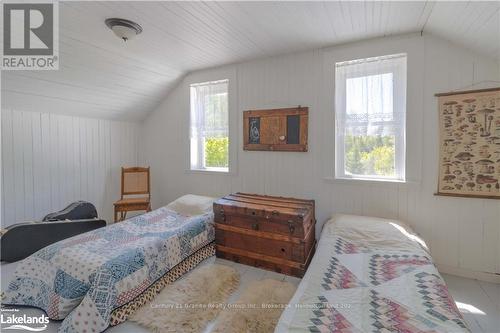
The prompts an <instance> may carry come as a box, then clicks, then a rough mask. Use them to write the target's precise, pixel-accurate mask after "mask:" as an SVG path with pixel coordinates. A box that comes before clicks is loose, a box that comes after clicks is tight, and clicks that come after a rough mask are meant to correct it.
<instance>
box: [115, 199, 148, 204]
mask: <svg viewBox="0 0 500 333" xmlns="http://www.w3.org/2000/svg"><path fill="white" fill-rule="evenodd" d="M140 204H144V205H147V204H149V198H126V199H121V200H118V201H116V202H115V203H114V205H115V206H128V205H140Z"/></svg>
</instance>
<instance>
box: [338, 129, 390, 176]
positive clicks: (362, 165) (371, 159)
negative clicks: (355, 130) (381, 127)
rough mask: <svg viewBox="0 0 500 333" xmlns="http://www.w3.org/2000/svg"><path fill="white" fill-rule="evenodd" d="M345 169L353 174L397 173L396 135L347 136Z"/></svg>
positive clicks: (383, 174) (386, 174) (379, 174)
mask: <svg viewBox="0 0 500 333" xmlns="http://www.w3.org/2000/svg"><path fill="white" fill-rule="evenodd" d="M344 156H345V161H344V162H345V171H346V173H349V174H352V175H377V176H388V177H390V176H394V175H395V154H394V136H375V135H374V136H369V135H367V136H353V135H346V136H345V155H344Z"/></svg>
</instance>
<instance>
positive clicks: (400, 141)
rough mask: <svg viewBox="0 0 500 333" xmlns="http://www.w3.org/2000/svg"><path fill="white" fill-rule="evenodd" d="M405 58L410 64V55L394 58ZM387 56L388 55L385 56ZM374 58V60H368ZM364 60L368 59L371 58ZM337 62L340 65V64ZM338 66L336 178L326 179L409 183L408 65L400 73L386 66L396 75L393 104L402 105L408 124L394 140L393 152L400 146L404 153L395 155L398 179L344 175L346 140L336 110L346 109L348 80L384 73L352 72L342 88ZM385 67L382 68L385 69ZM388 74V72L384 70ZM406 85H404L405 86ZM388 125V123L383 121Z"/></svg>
mask: <svg viewBox="0 0 500 333" xmlns="http://www.w3.org/2000/svg"><path fill="white" fill-rule="evenodd" d="M403 54H404V55H405V56H406V61H408V60H407V59H408V55H407V54H406V53H400V54H394V56H399V55H403ZM383 57H385V56H383ZM387 57H389V58H390V57H392V55H388V56H387ZM369 58H371V57H369ZM369 58H365V59H369ZM342 62H344V61H342ZM337 63H338V62H337ZM337 63H334V70H333V73H334V82H335V84H334V86H335V98H334V104H335V109H334V110H335V112H334V113H335V116H334V119H335V123H334V126H335V149H334V151H335V153H334V177H326V178H325V180H327V181H332V180H333V181H335V182H338V181H340V182H344V181H347V182H349V181H361V182H371V183H373V184H377V183H406V182H407V177H406V170H407V165H406V156H407V145H406V126H407V116H406V113H407V104H406V101H407V96H406V95H407V86H408V83H407V71H408V64H406V68H405V69H406V72H401V70H403V69H402V68H401V67H399V66H393V65H388V66H385V68H386V70H387V73H394V76H393V77H394V86H393V88H394V94H393V96H394V99H395V100H394V105H395V106H396V105H403V106H404V109H405V122H404V125H403V129H402V131H401V132H400V135H397V136H396V137H395V142H394V145H395V147H394V150H395V152H396V151H401V146H402V147H404V148H403V152H402V153H400V154H397V153H395V159H396V160H395V168H396V169H398V167H399V170H401V171H402V172H401V174H400V175H398V176H397V177H387V176H374V175H367V176H364V175H351V174H346V173H345V160H344V157H345V150H344V149H345V141H344V135H343V133H339V132H338V130H337V129H338V127H337V119H338V117H337V112H336V110H337V109H338V108H340V109H342V110H345V107H346V106H345V105H346V87H345V84H346V80H347V79H348V78H352V77H358V76H361V75H363V76H366V75H374V74H381V73H382V71H381V70H380V68H379V69H374V70H372V71H368V72H367V71H365V72H363V73H361V72H359V73H358V74H357V73H356V72H354V73H350V75H349V76H347V75H345V76H343V78H342V80H341V82H342V86H341V87H337V77H336V75H337V73H336V70H335V65H336V64H337ZM383 68H384V67H382V69H383ZM384 72H385V71H384ZM403 82H404V84H402V83H403ZM339 92H340V95H341V96H342V98H341V99H337V94H338V93H339ZM384 123H387V122H384Z"/></svg>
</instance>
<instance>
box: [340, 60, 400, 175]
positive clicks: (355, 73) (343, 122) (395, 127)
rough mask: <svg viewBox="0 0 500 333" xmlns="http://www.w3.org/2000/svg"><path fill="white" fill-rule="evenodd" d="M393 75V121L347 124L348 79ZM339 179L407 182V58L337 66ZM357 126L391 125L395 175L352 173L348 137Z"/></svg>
mask: <svg viewBox="0 0 500 333" xmlns="http://www.w3.org/2000/svg"><path fill="white" fill-rule="evenodd" d="M387 73H392V75H393V85H392V88H393V93H392V94H393V95H392V97H393V110H392V111H393V119H391V120H378V121H369V120H367V121H363V120H360V121H357V122H353V121H351V122H349V121H347V110H346V107H347V89H346V87H347V80H348V79H351V78H357V77H366V76H371V75H381V74H387ZM335 110H336V111H335V133H336V135H335V141H336V144H335V146H336V147H335V148H336V149H335V177H336V178H360V179H375V180H396V181H404V180H405V179H406V174H405V173H406V171H405V169H406V167H405V164H406V142H405V141H406V55H405V54H400V55H392V56H387V57H378V58H369V59H365V60H357V61H353V62H344V63H340V64H336V66H335ZM354 125H360V126H387V127H388V128H392V130H391V131H392V132H393V135H394V164H395V166H394V167H395V175H394V176H380V175H362V174H361V175H358V174H352V175H351V174H348V173H347V172H346V164H345V135H346V133H347V129H348V128H349V127H352V126H354Z"/></svg>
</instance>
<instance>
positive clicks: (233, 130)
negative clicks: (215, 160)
mask: <svg viewBox="0 0 500 333" xmlns="http://www.w3.org/2000/svg"><path fill="white" fill-rule="evenodd" d="M223 80H227V81H228V89H227V90H228V113H229V167H228V168H227V169H226V168H213V167H208V168H203V169H200V168H192V165H191V138H190V126H191V93H190V87H191V85H196V84H199V83H204V82H216V81H223ZM236 87H237V76H236V68H235V67H230V68H226V69H215V70H207V71H202V72H198V73H192V74H190V75H188V76H187V77H186V78H185V79H184V84H183V89H184V96H185V97H184V100H185V101H187V112H186V118H185V119H186V120H185V121H186V124H187V130H186V133H187V135H186V136H185V138H186V143H185V146H186V148H187V151H188V152H189V153H188V154H187V159H186V169H185V173H186V174H201V175H202V174H207V175H221V176H226V175H227V176H234V175H236V174H237V166H238V150H237V147H238V127H237V126H238V113H237V112H236V111H237V108H236V106H237V88H236ZM202 154H203V152H202ZM202 161H204V158H203V159H202Z"/></svg>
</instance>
